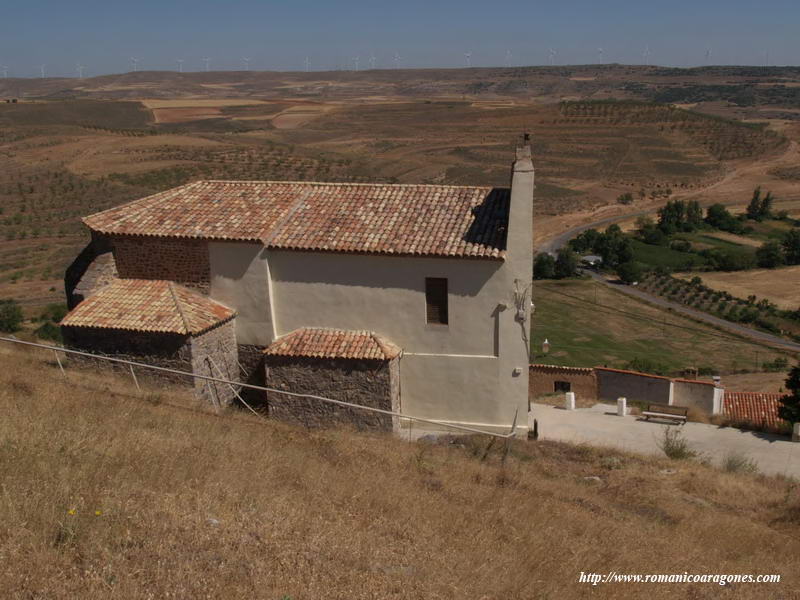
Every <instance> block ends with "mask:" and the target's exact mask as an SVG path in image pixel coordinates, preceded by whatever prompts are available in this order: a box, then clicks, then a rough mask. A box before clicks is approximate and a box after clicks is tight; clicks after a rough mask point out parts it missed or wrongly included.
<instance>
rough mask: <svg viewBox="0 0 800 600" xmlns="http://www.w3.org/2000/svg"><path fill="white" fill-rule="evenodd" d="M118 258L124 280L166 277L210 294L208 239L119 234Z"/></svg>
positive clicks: (115, 257) (118, 267) (117, 238)
mask: <svg viewBox="0 0 800 600" xmlns="http://www.w3.org/2000/svg"><path fill="white" fill-rule="evenodd" d="M111 242H112V244H113V246H114V259H115V261H116V265H117V271H118V273H119V276H120V277H121V278H122V279H166V280H169V281H174V282H176V283H180V284H182V285H185V286H186V287H190V288H193V289H195V290H198V291H200V292H203V293H204V294H207V293H208V289H209V285H210V284H209V282H210V279H211V274H210V266H209V258H208V242H207V241H206V240H194V239H174V238H159V237H144V236H127V235H115V236H113V237H112V238H111Z"/></svg>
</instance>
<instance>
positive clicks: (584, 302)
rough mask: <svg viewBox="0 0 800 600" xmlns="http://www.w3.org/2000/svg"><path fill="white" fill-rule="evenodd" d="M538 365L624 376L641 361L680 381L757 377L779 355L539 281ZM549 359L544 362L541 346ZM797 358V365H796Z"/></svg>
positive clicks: (608, 295) (680, 320)
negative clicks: (710, 373)
mask: <svg viewBox="0 0 800 600" xmlns="http://www.w3.org/2000/svg"><path fill="white" fill-rule="evenodd" d="M533 289H534V292H533V300H534V303H535V304H536V311H535V313H534V315H533V329H532V335H531V348H532V356H531V362H534V363H547V364H558V365H566V366H581V367H593V366H609V367H616V368H621V367H625V366H626V365H627V364H628V363H629V362H631V361H633V360H635V359H639V360H640V361H648V362H650V363H653V364H656V365H660V366H662V367H663V368H664V370H665V371H666V372H670V373H679V372H680V371H682V370H683V369H685V368H687V367H696V368H706V369H712V370H715V371H718V372H720V373H732V372H736V371H748V370H756V369H757V366H758V365H761V364H762V363H763V362H765V361H772V360H774V359H775V358H777V357H779V356H781V354H780V353H778V352H777V351H774V350H772V349H769V348H767V347H765V346H761V345H759V344H755V343H753V342H750V341H747V340H745V339H744V338H739V337H736V336H734V335H733V334H729V333H727V332H724V331H721V330H717V329H714V328H712V327H710V326H707V325H704V324H701V323H698V322H695V321H692V320H690V319H688V318H684V317H680V316H677V315H675V314H673V313H671V312H669V311H664V310H662V309H660V308H657V307H655V306H652V305H650V304H647V303H645V302H642V301H639V300H637V299H635V298H631V297H629V296H625V295H623V294H622V293H620V292H617V291H615V290H613V289H610V288H608V287H606V286H603V285H601V284H599V283H595V282H594V281H585V280H566V281H536V282H534V286H533ZM545 338H546V339H547V340H548V341H549V342H550V352H549V354H547V355H543V354H542V342H543V341H544V340H545ZM790 358H791V357H790Z"/></svg>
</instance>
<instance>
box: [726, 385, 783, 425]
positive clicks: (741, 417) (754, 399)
mask: <svg viewBox="0 0 800 600" xmlns="http://www.w3.org/2000/svg"><path fill="white" fill-rule="evenodd" d="M782 397H783V394H762V393H758V392H728V391H726V392H725V397H724V399H723V409H722V412H723V413H724V414H726V415H728V416H729V417H730V418H731V419H733V420H734V421H739V422H745V423H752V424H753V425H759V426H763V427H766V428H768V429H780V428H781V427H783V426H785V425H786V422H785V421H784V420H782V419H780V418H779V417H778V407H779V406H780V399H781V398H782Z"/></svg>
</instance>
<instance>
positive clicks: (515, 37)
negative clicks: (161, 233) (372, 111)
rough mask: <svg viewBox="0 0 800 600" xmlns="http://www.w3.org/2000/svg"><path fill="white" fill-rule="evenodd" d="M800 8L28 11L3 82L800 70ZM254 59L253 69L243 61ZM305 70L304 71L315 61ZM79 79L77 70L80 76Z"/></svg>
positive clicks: (8, 32)
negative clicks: (238, 74) (587, 68)
mask: <svg viewBox="0 0 800 600" xmlns="http://www.w3.org/2000/svg"><path fill="white" fill-rule="evenodd" d="M799 21H800V7H799V6H798V5H797V4H796V3H790V2H787V1H785V0H777V1H775V0H773V1H769V2H766V3H761V4H759V5H755V4H751V3H746V2H742V1H739V0H734V1H730V2H724V3H723V2H719V1H712V2H706V3H690V2H688V1H686V0H675V1H674V2H672V3H670V4H669V5H659V6H642V5H641V4H638V3H632V2H629V1H622V0H610V1H609V2H608V3H605V4H604V5H603V6H599V5H598V4H597V3H594V2H589V1H588V0H578V1H574V2H571V3H569V5H556V4H553V5H545V4H544V3H542V2H525V3H522V2H504V3H503V2H501V3H494V4H491V5H487V4H486V3H483V2H476V1H473V0H464V1H462V2H459V3H455V2H442V3H426V2H421V1H420V0H409V1H407V2H405V3H402V4H392V3H388V2H381V1H376V2H364V1H361V0H358V1H346V2H340V3H336V4H333V3H324V2H320V1H319V0H310V1H307V2H305V3H292V4H290V5H287V4H285V3H280V2H256V1H253V0H236V1H234V2H230V3H227V4H225V5H220V4H219V3H217V2H212V1H210V0H198V1H196V2H185V1H183V0H181V1H172V2H161V3H157V2H153V1H152V0H143V2H140V3H139V4H136V5H130V6H121V5H116V6H113V5H110V4H109V3H102V2H99V1H97V0H87V1H83V2H77V3H70V4H66V3H62V2H55V1H54V0H38V1H37V0H32V1H29V2H26V3H24V4H23V3H18V4H15V5H13V6H9V7H7V9H6V11H5V13H4V18H3V22H2V24H0V69H3V70H2V71H0V77H2V76H3V75H4V73H5V69H4V67H7V73H8V77H23V78H36V77H41V76H42V66H43V65H44V69H43V70H44V75H45V76H46V77H74V76H77V75H78V74H79V71H82V73H83V75H84V76H85V77H92V76H97V75H105V74H119V73H125V72H129V71H134V70H140V71H178V70H179V62H178V61H181V63H180V65H181V66H182V68H183V70H184V71H185V72H199V71H204V70H206V60H205V59H208V70H210V71H232V70H234V71H239V70H246V67H249V69H250V70H254V71H281V72H285V71H303V70H306V68H307V69H308V70H311V71H332V70H356V69H358V70H365V69H369V68H372V67H375V68H384V69H386V68H396V67H400V68H458V67H466V66H468V65H471V66H474V67H503V66H549V65H551V64H552V65H556V66H566V65H571V66H572V65H586V64H612V63H620V64H631V65H637V64H639V65H641V64H652V65H660V66H665V67H697V66H711V65H714V66H731V65H737V66H738V65H741V66H764V65H769V66H781V65H783V66H787V65H796V64H798V62H800V36H798V35H797V32H796V23H798V22H799ZM245 59H247V60H245ZM306 59H308V61H306ZM79 65H80V66H82V67H83V68H82V69H80V70H79V69H78V66H79Z"/></svg>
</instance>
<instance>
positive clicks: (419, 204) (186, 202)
mask: <svg viewBox="0 0 800 600" xmlns="http://www.w3.org/2000/svg"><path fill="white" fill-rule="evenodd" d="M509 202H510V190H509V189H507V188H492V187H467V186H447V185H389V184H354V183H317V182H286V181H197V182H195V183H190V184H187V185H184V186H181V187H178V188H174V189H171V190H167V191H165V192H161V193H158V194H155V195H153V196H148V197H146V198H142V199H140V200H136V201H134V202H130V203H128V204H124V205H122V206H118V207H116V208H112V209H110V210H106V211H103V212H100V213H96V214H94V215H91V216H88V217H86V218H84V220H83V221H84V223H85V224H86V225H87V226H88V227H89V228H90V229H92V230H93V231H97V232H100V233H105V234H117V235H139V236H159V237H164V236H166V237H180V238H202V239H212V240H213V239H217V240H239V241H258V242H261V243H263V244H264V245H265V246H266V247H268V248H275V249H286V250H306V251H318V252H319V251H323V252H324V251H328V252H355V253H370V254H388V255H416V256H447V257H463V258H488V259H500V260H502V259H503V258H504V257H505V251H506V233H507V229H508V218H509V217H508V215H509Z"/></svg>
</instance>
